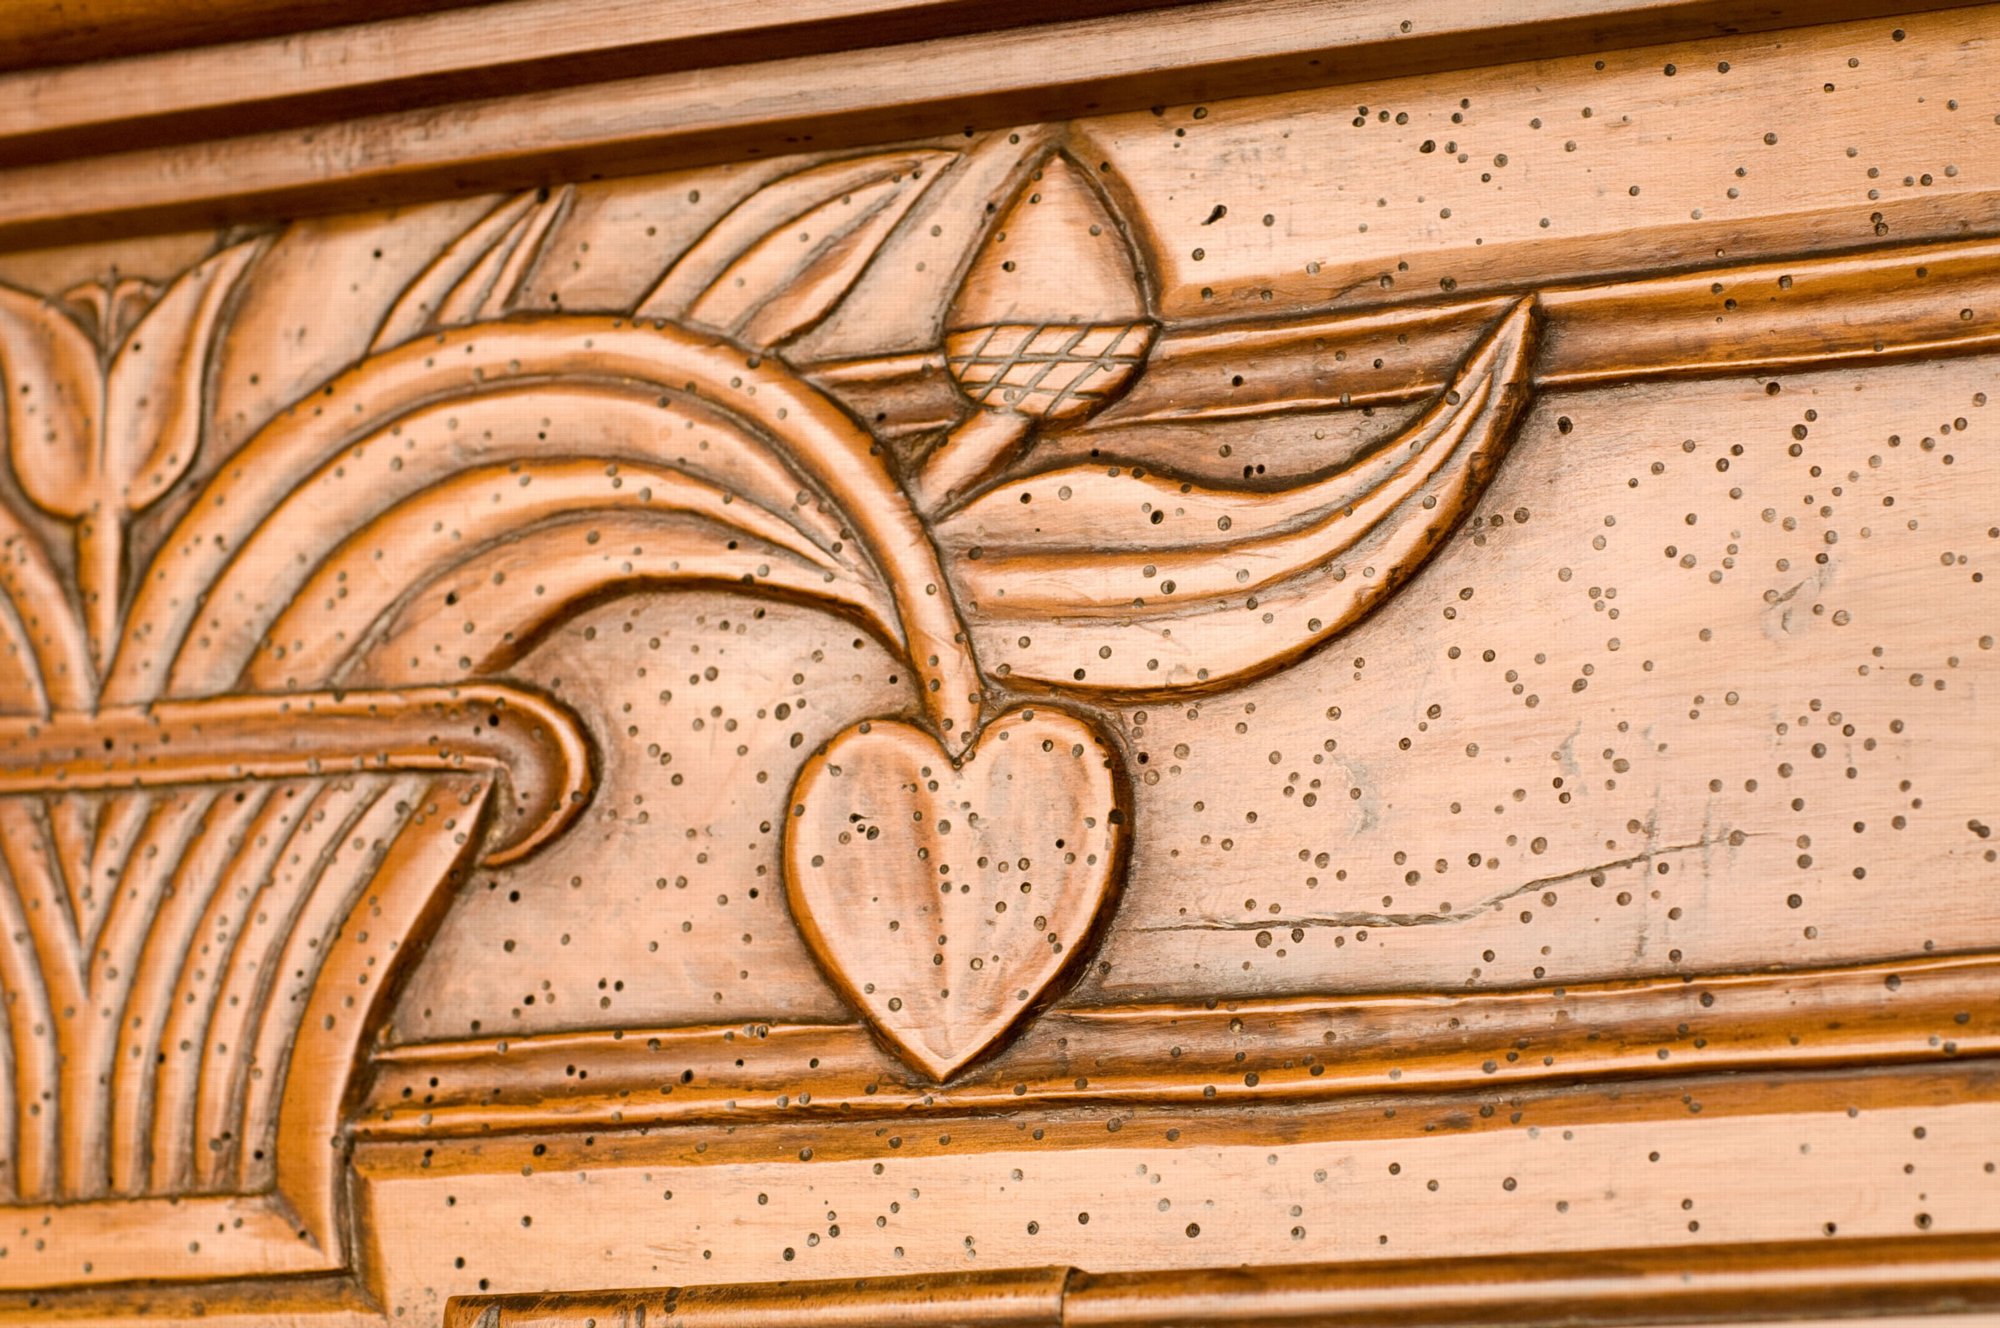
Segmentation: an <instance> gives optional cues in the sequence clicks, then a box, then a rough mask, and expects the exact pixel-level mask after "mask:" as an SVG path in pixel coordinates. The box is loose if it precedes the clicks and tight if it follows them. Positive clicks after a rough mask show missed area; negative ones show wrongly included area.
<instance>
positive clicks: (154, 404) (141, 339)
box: [67, 240, 263, 516]
mask: <svg viewBox="0 0 2000 1328" xmlns="http://www.w3.org/2000/svg"><path fill="white" fill-rule="evenodd" d="M262 247H263V243H262V241H260V240H248V241H245V242H243V243H241V244H236V245H231V246H230V247H229V248H227V249H225V250H223V251H222V252H221V253H219V254H217V255H215V256H214V257H213V258H210V259H209V260H207V261H206V262H204V263H201V264H198V265H197V266H195V267H193V268H190V269H189V270H188V271H187V272H185V273H183V274H182V275H181V277H180V279H179V280H177V281H175V282H174V283H173V284H172V285H171V286H169V287H167V291H166V294H164V295H162V296H161V297H160V299H159V302H158V303H157V304H155V305H154V306H153V307H152V309H150V310H149V311H147V313H146V315H145V317H143V318H141V319H140V320H139V322H138V324H137V326H135V327H134V328H133V329H132V332H131V334H130V335H129V336H127V337H126V338H125V342H124V344H123V345H121V346H120V347H119V348H118V352H117V354H116V355H114V356H113V357H112V360H111V367H110V370H109V372H108V374H107V376H106V384H105V412H104V444H103V455H102V459H101V460H100V461H99V463H98V464H99V474H98V476H97V481H96V482H97V485H98V487H99V489H100V493H99V494H98V495H93V496H94V497H96V498H97V499H98V500H99V501H103V500H104V499H105V498H108V497H111V496H114V495H115V497H116V498H117V500H118V502H119V503H120V505H121V506H122V507H123V508H124V510H125V511H127V512H137V511H140V510H142V509H144V508H145V507H146V506H148V505H149V504H151V503H153V502H155V501H156V500H158V498H159V497H160V495H161V494H163V493H165V492H166V491H167V489H168V488H169V487H171V486H172V485H173V483H174V481H176V480H178V479H179V478H180V477H181V476H182V475H184V474H186V473H187V469H188V467H189V466H190V465H192V464H193V463H194V454H195V448H196V447H197V446H198V445H199V443H200V441H201V410H202V384H203V382H204V381H205V379H206V377H207V374H208V345H209V341H210V339H211V338H212V337H213V336H214V334H215V329H216V325H217V324H218V323H219V322H220V321H221V318H222V311H223V309H224V307H225V306H226V305H227V304H228V300H229V293H230V291H231V290H233V289H234V288H235V285H236V280H237V278H238V277H240V276H242V274H243V271H244V269H245V268H247V267H248V266H249V265H250V260H251V259H252V258H254V257H256V255H257V253H258V251H259V250H260V249H261V248H262ZM67 515H71V516H75V515H77V513H76V512H74V511H72V512H70V513H67Z"/></svg>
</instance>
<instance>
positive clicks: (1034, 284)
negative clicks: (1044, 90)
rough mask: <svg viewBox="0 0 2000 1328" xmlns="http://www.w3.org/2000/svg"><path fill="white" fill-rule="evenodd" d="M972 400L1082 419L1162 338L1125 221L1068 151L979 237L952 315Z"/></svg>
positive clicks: (953, 346) (961, 374) (954, 346)
mask: <svg viewBox="0 0 2000 1328" xmlns="http://www.w3.org/2000/svg"><path fill="white" fill-rule="evenodd" d="M945 327H946V332H945V359H946V362H947V363H948V364H949V365H950V367H951V373H952V377H954V378H955V379H957V380H958V384H959V386H960V387H961V388H963V389H964V391H965V393H966V395H967V396H969V397H971V398H972V400H973V401H974V402H976V403H977V404H979V405H981V406H983V407H985V408H986V409H988V410H991V411H999V412H1007V413H1012V414H1016V415H1020V416H1025V417H1027V418H1029V419H1031V420H1050V421H1064V422H1074V421H1077V420H1081V419H1083V418H1085V417H1086V416H1088V415H1090V414H1091V413H1092V412H1093V411H1095V410H1097V409H1098V408H1099V407H1100V406H1102V405H1104V403H1105V402H1107V401H1109V400H1110V399H1111V398H1112V397H1114V396H1116V395H1117V394H1118V393H1119V392H1120V391H1122V390H1123V389H1124V387H1125V385H1126V384H1127V383H1128V382H1129V381H1130V380H1131V378H1132V375H1133V374H1134V373H1135V372H1136V371H1137V370H1138V367H1139V365H1140V363H1141V362H1142V361H1143V360H1144V359H1145V356H1146V351H1147V349H1148V348H1149V347H1150V346H1151V345H1152V341H1153V324H1152V321H1151V320H1150V319H1149V318H1148V317H1147V316H1146V305H1145V297H1144V295H1143V293H1142V292H1141V290H1140V287H1139V273H1138V268H1137V265H1136V264H1135V263H1134V261H1133V258H1132V250H1131V247H1130V245H1129V244H1128V243H1127V241H1126V238H1125V234H1124V231H1123V229H1122V228H1121V227H1120V226H1119V225H1118V223H1117V221H1116V220H1115V219H1114V218H1113V217H1112V215H1111V212H1110V210H1109V209H1108V208H1106V207H1105V204H1104V200H1103V199H1102V198H1100V197H1099V195H1098V193H1097V190H1096V189H1095V188H1094V187H1093V186H1092V185H1091V183H1090V181H1089V180H1088V179H1087V178H1086V177H1085V176H1084V174H1083V172H1082V170H1081V169H1080V168H1079V167H1078V166H1077V165H1076V163H1074V162H1072V161H1071V160H1070V159H1069V158H1068V157H1064V156H1055V157H1051V158H1049V160H1048V161H1047V163H1045V164H1044V165H1043V166H1042V168H1041V169H1040V170H1038V171H1036V172H1035V173H1034V175H1033V176H1032V177H1031V178H1030V179H1029V180H1028V182H1027V183H1026V185H1024V186H1023V187H1022V189H1021V192H1020V193H1019V194H1017V195H1016V196H1015V198H1014V201H1013V203H1012V204H1010V205H1009V206H1008V208H1007V211H1006V213H1005V215H1003V216H1002V217H1001V218H1000V221H999V223H998V224H997V225H996V226H995V227H994V228H993V230H992V231H991V232H989V233H988V235H987V237H986V239H985V241H984V243H982V244H981V246H980V249H979V254H978V256H977V257H976V258H975V259H974V261H973V264H972V267H971V270H970V271H969V272H968V273H967V274H966V278H965V284H964V285H963V286H961V287H960V288H959V292H958V296H957V298H956V299H954V300H953V302H952V306H951V310H950V312H949V314H948V315H947V318H946V322H945Z"/></svg>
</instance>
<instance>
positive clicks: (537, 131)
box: [0, 0, 1980, 246]
mask: <svg viewBox="0 0 2000 1328" xmlns="http://www.w3.org/2000/svg"><path fill="white" fill-rule="evenodd" d="M1979 2H1980V0H1822V2H1821V3H1818V4H1812V5H1805V4H1797V5H1796V7H1794V6H1793V4H1785V3H1770V4H1766V5H1764V6H1762V7H1761V10H1760V12H1759V13H1758V14H1756V15H1755V16H1746V15H1745V14H1744V13H1743V10H1742V6H1740V5H1731V4H1726V3H1720V2H1719V0H1682V2H1681V3H1675V4H1671V5H1646V4H1624V3H1615V2H1614V0H1596V2H1594V3H1590V4H1584V5H1577V4H1546V5H1544V4H1538V5H1535V6H1532V7H1526V6H1523V5H1515V6H1510V7H1508V9H1507V11H1506V18H1505V20H1504V21H1495V20H1492V19H1489V18H1487V17H1485V16H1484V14H1483V12H1482V13H1481V17H1479V18H1476V19H1474V20H1473V21H1471V22H1469V23H1465V24H1464V25H1463V26H1458V27H1442V28H1433V27H1431V26H1429V25H1440V24H1443V23H1446V22H1448V21H1449V20H1448V19H1445V18H1443V17H1442V16H1440V15H1437V14H1424V15H1423V17H1422V19H1421V23H1422V24H1423V26H1418V25H1417V24H1418V20H1415V19H1412V18H1411V13H1412V11H1411V10H1410V9H1409V7H1408V6H1402V7H1398V6H1395V5H1393V4H1387V3H1378V2H1377V0H1370V3H1369V4H1368V5H1367V6H1366V7H1365V9H1364V10H1363V11H1362V13H1361V14H1360V15H1359V16H1358V18H1357V19H1356V21H1354V22H1352V23H1343V22H1340V21H1339V20H1338V19H1337V18H1335V17H1333V16H1332V14H1331V13H1330V10H1332V7H1330V6H1328V5H1326V4H1324V3H1322V2H1321V0H1207V2H1206V3H1199V4H1192V5H1186V6H1175V7H1174V8H1173V10H1172V12H1170V13H1166V14H1162V13H1159V12H1150V13H1147V12H1142V13H1136V14H1118V13H1114V14H1105V13H1103V12H1102V10H1101V9H1100V10H1099V11H1098V12H1097V13H1096V14H1095V15H1093V16H1091V17H1084V18H1077V19H1073V20H1070V21H1068V22H1062V23H1054V24H1044V25H1039V26H1032V27H1025V28H1022V27H1014V28H1011V29H1008V28H1005V27H1004V26H1002V27H1001V30H997V31H973V32H967V33H963V34H960V35H955V36H945V37H938V38H935V39H934V40H931V41H926V42H909V43H906V44H904V45H900V46H894V45H865V44H857V45H854V46H851V47H848V48H847V49H840V50H832V51H825V52H814V51H813V50H812V48H811V47H805V48H804V49H801V48H800V46H799V45H798V44H797V43H795V42H785V41H779V42H775V43H773V44H772V46H771V47H770V48H769V49H768V50H760V51H758V54H759V56H761V57H762V58H760V59H758V60H756V61H754V62H745V63H738V64H720V65H715V64H710V65H708V66H707V67H697V68H692V69H683V68H680V67H676V68H675V69H673V70H671V71H670V72H664V73H661V72H645V73H641V76H638V77H632V76H630V75H632V74H633V73H635V72H639V71H635V70H633V69H631V68H629V67H620V61H617V60H614V61H613V62H612V67H611V68H609V69H608V70H604V71H599V72H598V73H597V74H596V76H595V81H585V82H582V83H575V82H570V81H565V80H564V78H563V76H562V66H563V60H562V59H561V58H558V59H555V60H551V61H548V62H545V63H543V64H537V65H531V66H530V67H529V68H528V69H527V70H524V71H521V72H520V73H519V74H518V76H517V77H515V78H512V79H510V80H509V84H510V86H511V87H516V88H524V89H526V91H522V92H520V93H518V94H517V95H511V96H487V97H486V98H485V99H483V100H473V99H470V97H471V96H473V95H476V94H473V93H471V92H469V91H461V92H460V94H459V95H460V96H461V97H464V98H467V99H461V100H454V101H450V102H447V103H445V104H442V105H426V106H422V107H418V108H416V109H413V110H392V111H382V112H378V113H376V114H364V115H356V114H354V107H356V106H368V105H370V94H372V95H373V96H374V97H375V98H376V99H378V104H379V99H380V98H381V97H383V96H384V95H385V94H387V95H391V96H401V97H408V96H409V95H411V89H409V88H408V87H400V88H399V87H398V83H399V82H400V83H403V84H407V83H409V82H411V81H413V80H414V79H415V78H417V77H420V76H421V73H422V72H424V71H416V72H412V71H402V72H401V73H400V74H399V75H398V76H396V77H388V76H385V77H383V78H382V79H381V80H379V81H377V82H373V83H363V84H357V85H350V86H344V87H341V88H339V89H337V90H336V91H335V92H334V93H332V94H327V95H329V96H330V97H331V100H330V101H323V102H322V103H321V105H322V109H321V110H320V111H319V112H318V113H319V114H320V115H324V116H327V117H329V118H327V119H325V120H320V121H316V122H315V123H313V124H312V125H310V126H309V127H297V126H296V123H294V124H287V125H286V127H282V128H271V129H265V128H263V126H262V125H261V124H260V126H259V127H260V130H261V132H253V133H248V134H241V135H240V136H239V135H238V134H237V133H236V132H235V131H237V130H239V129H240V128H241V127H242V126H243V125H245V124H246V123H257V122H259V121H260V120H261V119H264V118H266V117H267V115H268V111H269V97H268V93H269V90H270V89H271V88H272V87H273V86H280V85H282V82H283V79H282V76H281V75H278V74H276V73H275V72H274V71H272V70H271V69H270V68H269V66H268V64H263V65H261V66H260V62H258V61H257V60H256V59H255V58H254V55H253V53H254V52H255V50H256V49H257V48H256V47H255V46H254V45H253V46H252V47H251V48H250V50H249V51H247V52H244V53H242V54H243V55H245V56H246V57H251V58H241V59H237V60H235V61H233V62H232V63H230V64H229V65H228V67H227V70H226V74H225V77H226V78H227V79H228V80H229V81H232V82H240V84H241V86H243V87H244V88H246V89H254V91H250V92H249V93H248V94H247V95H246V96H245V97H243V98H241V99H238V100H235V101H233V102H231V103H228V104H223V105H220V106H217V105H214V104H211V105H208V106H205V107H204V106H197V107H195V108H193V109H194V110H196V111H197V112H199V113H198V114H194V115H191V116H186V117H183V123H184V128H183V129H182V131H181V132H182V134H184V135H186V136H185V137H182V138H178V139H175V138H166V139H161V138H160V137H159V131H158V126H157V124H156V123H152V124H149V123H148V121H147V120H146V119H145V118H143V117H142V118H140V119H138V120H136V121H126V120H118V121H111V122H106V123H100V124H93V125H91V126H90V128H89V129H88V131H87V132H88V135H89V138H88V139H87V141H88V142H90V143H91V144H92V145H93V146H92V147H91V150H92V151H99V152H104V155H101V156H95V157H88V158H81V159H78V160H70V161H55V162H49V161H48V160H47V158H48V156H49V149H48V147H47V145H39V146H40V150H39V151H37V150H36V148H37V146H38V145H36V144H34V142H33V140H32V139H29V140H25V142H23V143H17V144H15V145H13V148H14V150H12V151H9V152H7V153H6V154H5V155H4V160H6V161H7V162H9V163H13V162H22V161H25V162H29V163H34V162H37V161H41V162H45V163H46V164H42V165H35V164H28V165H21V166H15V167H14V168H13V169H0V237H4V238H5V240H6V241H7V242H9V243H10V244H16V245H22V246H25V245H32V244H44V243H46V244H64V243H73V242H75V240H76V239H78V238H79V237H80V236H85V235H108V234H131V233H137V232H144V231H147V230H158V229H162V228H167V227H174V226H186V225H194V226H206V225H213V224H216V223H218V222H238V221H247V220H254V219H258V218H261V217H265V216H269V215H270V214H271V213H272V212H273V211H291V212H299V211H302V210H321V211H332V210H348V209H354V208H361V207H373V206H379V205H384V204H390V203H400V202H407V201H410V200H413V199H417V198H423V197H435V196H437V195H438V194H440V193H448V192H453V191H463V190H466V189H476V188H496V189H515V188H523V187H533V186H535V185H539V184H542V183H545V182H546V181H547V180H548V179H550V178H551V177H558V178H560V177H569V178H581V177H585V176H591V175H608V174H618V173H621V172H632V171H642V170H660V169H664V168H667V167H671V166H684V165H693V164H701V163H710V162H719V161H729V160H740V159H747V158H755V157H761V156H769V155H773V154H776V153H783V152H789V151H795V150H797V148H798V147H799V145H800V144H802V143H811V144H813V145H815V146H818V147H837V146H855V145H859V144H863V143H870V142H881V141H884V140H887V139H893V138H898V137H903V136H906V135H908V134H909V133H911V132H912V130H913V129H916V130H917V131H919V132H923V131H925V130H928V131H930V132H936V131H937V130H939V129H945V130H947V131H950V130H955V129H957V128H959V127H961V126H964V125H971V126H974V127H984V128H1000V127H1004V126H1006V125H1008V124H1012V123H1018V122H1024V121H1030V120H1045V119H1059V118H1062V117H1066V116H1072V115H1080V114H1086V113H1099V112H1105V111H1113V110H1131V109H1139V108H1143V107H1146V106H1149V105H1153V104H1157V103H1159V102H1161V101H1168V102H1173V101H1181V100H1189V99H1213V98H1221V97H1229V96H1237V95H1243V94H1245V93H1251V92H1287V91H1293V90H1296V89H1300V88H1307V87H1318V86H1324V85H1327V84H1331V83H1338V82H1341V81H1350V80H1356V79H1363V78H1375V77H1384V76H1394V75H1399V74H1412V73H1422V72H1431V71H1437V70H1445V69H1454V68H1465V67H1468V66H1473V65H1488V64H1495V63H1504V62H1506V61H1510V60H1523V59H1531V58H1540V57H1547V56H1551V55H1560V54H1568V53H1577V52H1587V51H1593V50H1608V49H1615V48H1619V47H1629V46H1639V45H1644V44H1647V43H1651V42H1665V41H1675V40H1682V39H1690V38H1698V37H1706V36H1713V35H1716V34H1717V33H1718V32H1729V33H1741V32H1755V31H1765V30H1770V29H1773V28H1783V27H1786V26H1789V25H1796V24H1804V23H1813V24H1820V23H1831V22H1837V21H1842V20H1850V19H1859V18H1864V17H1875V16H1883V15H1891V14H1904V13H1912V12H1921V11H1933V10H1942V9H1952V8H1959V7H1964V6H1969V5H1974V4H1977V3H1979ZM556 8H557V9H558V11H560V10H561V8H562V6H560V5H557V6H556ZM1354 8H1355V7H1354V6H1353V5H1342V6H1340V7H1339V11H1336V12H1343V13H1346V14H1352V13H1353V11H1354ZM1580 10H1581V11H1583V12H1579V11H1580ZM1417 12H1419V13H1421V12H1422V11H1417ZM1406 21H1408V22H1411V23H1412V24H1413V26H1412V27H1411V28H1408V29H1405V28H1404V27H1403V26H1402V24H1403V23H1404V22H1406ZM567 22H568V26H570V27H580V26H583V25H584V24H585V23H587V22H588V20H587V19H586V18H581V17H578V16H577V15H576V14H575V13H574V12H573V11H572V12H571V13H570V15H569V18H568V20H567ZM284 40H286V39H279V42H280V46H279V49H282V42H283V41H284ZM535 40H536V39H535V38H533V37H525V38H517V39H515V45H516V49H535V46H534V42H535ZM737 40H740V38H738V39H737ZM482 49H485V50H490V49H492V43H491V41H490V40H488V41H487V43H486V45H485V46H483V47H482ZM140 59H141V61H143V59H144V58H143V57H141V58H140ZM340 62H341V57H340V54H339V53H336V54H335V55H333V56H330V57H329V63H340ZM622 62H623V65H624V66H629V65H630V64H631V63H632V56H631V55H630V54H629V53H627V54H625V55H623V56H622ZM120 63H121V64H123V63H125V62H120ZM641 68H642V69H643V68H644V66H643V65H642V66H641ZM653 68H654V69H657V68H658V66H657V65H655V66H653ZM106 72H107V73H109V74H110V78H109V79H108V80H107V81H106V84H105V85H104V86H103V88H102V99H103V100H106V101H115V100H117V99H119V98H120V96H121V95H122V92H121V87H120V85H121V84H124V83H140V84H143V83H144V82H145V81H146V78H145V72H144V70H143V68H142V69H140V70H139V71H138V72H137V73H128V72H126V71H125V70H124V69H122V68H121V67H120V66H119V65H108V66H106ZM576 77H577V75H576V74H574V73H572V74H571V75H570V76H569V78H570V79H572V80H573V79H575V78H576ZM773 86H781V87H784V88H785V89H786V96H785V97H783V98H781V99H777V100H776V101H775V102H774V101H773V99H771V98H769V97H768V96H767V95H766V92H767V90H768V89H769V88H770V87H773ZM884 89H894V95H893V97H885V95H884V91H883V90H884ZM15 95H17V96H18V95H23V94H19V93H16V94H15ZM336 107H338V108H340V109H334V108H336ZM334 117H337V118H334ZM279 123H280V124H284V123H285V122H284V121H282V120H281V121H279ZM121 128H126V129H131V130H133V131H135V132H134V133H132V134H131V135H129V136H125V137H124V138H123V141H122V142H121V135H120V130H121ZM55 132H56V138H55V140H54V141H55V142H56V143H57V144H58V145H59V146H60V144H61V142H62V139H63V136H64V135H68V136H70V138H71V141H72V142H74V141H75V137H74V136H75V135H76V134H77V133H78V130H77V129H76V128H75V127H74V126H73V125H61V126H58V127H57V128H56V131H55ZM148 142H157V143H159V144H160V146H156V147H152V146H140V147H137V148H136V150H121V151H105V149H107V148H110V147H112V146H114V145H116V146H119V147H123V148H127V149H130V148H131V145H132V144H135V143H136V144H145V143H148ZM23 147H26V148H27V149H28V150H26V151H23V150H21V149H22V148H23Z"/></svg>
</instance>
